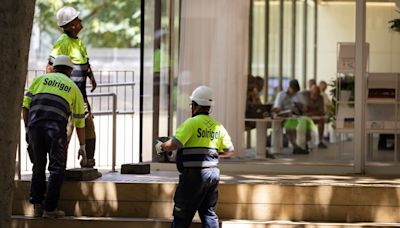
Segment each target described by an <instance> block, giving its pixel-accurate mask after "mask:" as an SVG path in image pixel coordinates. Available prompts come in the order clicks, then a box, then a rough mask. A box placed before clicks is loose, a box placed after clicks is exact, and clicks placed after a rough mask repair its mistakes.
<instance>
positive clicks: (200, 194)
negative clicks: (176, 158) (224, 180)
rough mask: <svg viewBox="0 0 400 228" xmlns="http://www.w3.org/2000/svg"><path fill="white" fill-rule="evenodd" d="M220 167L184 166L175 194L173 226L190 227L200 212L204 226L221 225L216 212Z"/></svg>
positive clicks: (209, 227) (208, 227)
mask: <svg viewBox="0 0 400 228" xmlns="http://www.w3.org/2000/svg"><path fill="white" fill-rule="evenodd" d="M218 183H219V169H218V168H184V169H183V171H182V174H181V175H180V176H179V183H178V186H177V188H176V192H175V196H174V202H175V205H174V211H173V216H174V221H173V223H172V226H171V227H173V228H175V227H179V228H183V227H185V228H186V227H189V226H190V224H191V223H192V219H193V217H194V215H195V214H196V211H198V212H199V216H200V219H201V222H202V226H203V227H207V228H211V227H212V228H214V227H219V225H218V216H217V214H216V213H215V209H216V205H217V200H218Z"/></svg>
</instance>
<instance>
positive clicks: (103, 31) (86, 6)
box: [35, 0, 140, 48]
mask: <svg viewBox="0 0 400 228" xmlns="http://www.w3.org/2000/svg"><path fill="white" fill-rule="evenodd" d="M66 5H68V6H72V7H74V8H75V9H77V10H79V11H80V16H79V17H80V18H81V19H82V23H83V27H84V28H83V30H82V31H81V33H79V37H80V38H81V39H82V40H83V41H84V42H85V44H86V45H87V46H90V47H112V48H132V47H138V46H139V43H140V0H96V1H94V0H70V1H65V0H64V1H63V0H37V1H36V12H35V23H36V24H37V25H38V26H39V29H40V32H41V34H42V35H48V36H50V37H51V39H52V40H53V41H55V39H56V38H57V37H58V36H59V34H60V28H59V27H58V26H57V20H56V16H55V15H56V12H57V10H58V9H60V8H61V7H62V6H66Z"/></svg>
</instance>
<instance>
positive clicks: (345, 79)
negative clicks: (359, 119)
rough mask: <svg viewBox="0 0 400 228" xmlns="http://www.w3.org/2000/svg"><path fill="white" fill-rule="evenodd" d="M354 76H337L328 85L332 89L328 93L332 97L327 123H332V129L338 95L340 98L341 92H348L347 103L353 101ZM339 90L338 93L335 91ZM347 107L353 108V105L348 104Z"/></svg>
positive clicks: (334, 122) (334, 121)
mask: <svg viewBox="0 0 400 228" xmlns="http://www.w3.org/2000/svg"><path fill="white" fill-rule="evenodd" d="M354 80H355V78H354V76H353V75H344V76H339V77H337V78H336V79H335V80H333V81H331V83H330V84H329V85H330V86H331V87H332V89H331V90H330V91H329V92H330V94H331V96H332V106H331V107H330V108H329V110H328V121H329V122H332V125H333V127H334V128H336V115H337V110H336V109H337V102H338V97H337V96H338V95H339V96H340V92H341V91H350V97H349V98H348V100H347V101H354V90H355V86H354ZM338 89H340V91H337V90H338ZM348 105H349V106H351V107H353V106H354V104H353V103H349V104H348Z"/></svg>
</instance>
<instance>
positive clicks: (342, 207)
mask: <svg viewBox="0 0 400 228" xmlns="http://www.w3.org/2000/svg"><path fill="white" fill-rule="evenodd" d="M125 178H134V177H133V176H132V177H130V176H129V177H125ZM252 178H254V177H252ZM175 187H176V183H175V182H170V183H165V182H157V183H143V182H141V183H126V182H111V181H90V182H75V181H66V182H65V183H64V185H63V188H62V192H61V199H60V202H59V208H60V209H62V210H64V211H65V212H66V213H67V215H69V216H90V217H131V218H156V219H171V218H172V207H173V194H174V191H175ZM399 192H400V187H399V186H397V185H386V184H383V185H377V186H373V185H370V184H369V185H354V184H353V185H352V184H346V185H330V184H325V185H322V184H307V183H305V182H304V181H303V182H302V183H300V184H296V183H288V182H279V181H278V182H276V183H254V182H251V181H249V183H243V182H241V183H221V184H220V187H219V201H218V207H217V213H218V215H219V217H220V218H221V219H223V220H232V219H240V220H284V221H286V220H288V221H326V222H389V223H390V222H398V221H400V198H399ZM28 194H29V181H16V182H15V191H14V200H13V215H32V214H33V207H32V205H31V204H30V203H29V202H28Z"/></svg>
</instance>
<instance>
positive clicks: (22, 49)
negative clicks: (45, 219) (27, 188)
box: [0, 0, 35, 228]
mask: <svg viewBox="0 0 400 228" xmlns="http://www.w3.org/2000/svg"><path fill="white" fill-rule="evenodd" d="M34 10H35V0H2V1H1V4H0V18H1V20H0V31H1V32H0V47H1V54H0V66H1V71H0V95H1V99H0V110H1V111H0V164H1V171H0V227H2V228H3V227H4V228H7V227H9V226H10V225H9V220H10V216H11V205H12V191H13V186H14V173H15V152H16V149H17V144H18V141H17V139H18V134H20V120H21V114H20V113H21V104H22V97H23V91H24V84H25V80H26V74H27V67H28V53H29V42H30V38H31V31H32V23H33V13H34Z"/></svg>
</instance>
